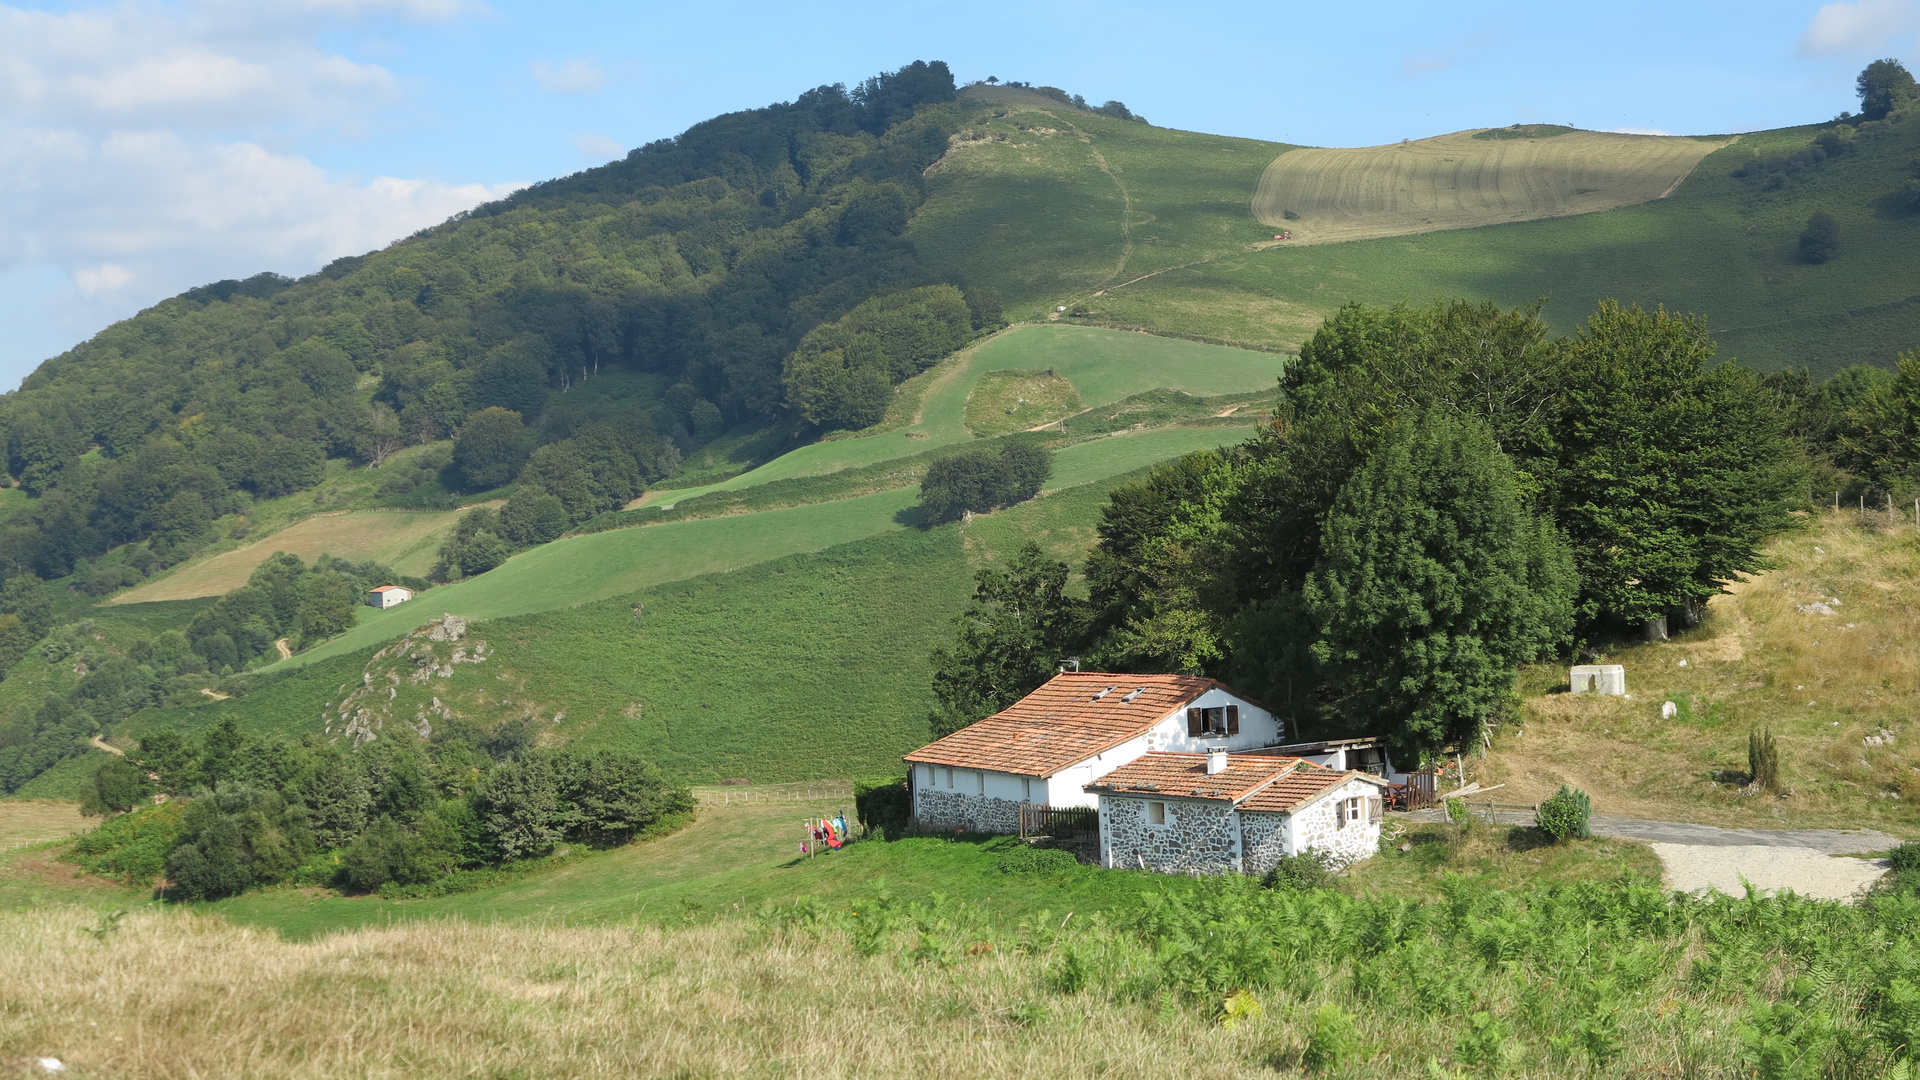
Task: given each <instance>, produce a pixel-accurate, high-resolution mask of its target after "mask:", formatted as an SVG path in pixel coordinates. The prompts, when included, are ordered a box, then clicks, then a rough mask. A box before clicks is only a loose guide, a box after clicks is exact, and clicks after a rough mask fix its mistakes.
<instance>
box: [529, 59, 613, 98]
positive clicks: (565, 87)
mask: <svg viewBox="0 0 1920 1080" xmlns="http://www.w3.org/2000/svg"><path fill="white" fill-rule="evenodd" d="M530 68H531V70H532V71H533V81H534V82H537V83H539V84H540V89H542V90H545V91H546V92H547V93H549V94H597V93H599V92H600V88H601V87H602V86H605V85H606V83H607V73H606V72H605V71H602V70H601V69H600V65H599V64H596V63H594V62H593V61H592V60H589V59H587V58H585V57H579V56H576V57H574V58H573V59H571V60H563V61H561V62H560V63H559V64H557V65H555V64H549V63H547V62H546V61H544V60H538V61H535V62H534V63H533V64H532V65H530Z"/></svg>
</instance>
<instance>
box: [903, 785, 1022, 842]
mask: <svg viewBox="0 0 1920 1080" xmlns="http://www.w3.org/2000/svg"><path fill="white" fill-rule="evenodd" d="M913 812H914V814H915V815H916V816H918V817H919V819H920V825H921V827H922V828H927V829H954V828H960V829H966V830H967V831H969V832H983V833H1017V832H1019V831H1020V804H1019V803H1017V802H1014V801H1013V800H1012V799H996V798H994V797H992V796H990V795H968V794H965V793H963V792H958V791H943V790H941V789H938V788H934V789H926V788H923V789H921V790H919V791H916V792H914V793H913Z"/></svg>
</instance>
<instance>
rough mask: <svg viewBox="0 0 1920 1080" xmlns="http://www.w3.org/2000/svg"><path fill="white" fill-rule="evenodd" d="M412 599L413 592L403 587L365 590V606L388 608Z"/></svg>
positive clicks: (391, 586)
mask: <svg viewBox="0 0 1920 1080" xmlns="http://www.w3.org/2000/svg"><path fill="white" fill-rule="evenodd" d="M411 599H413V590H412V589H409V588H407V587H406V586H405V585H381V586H379V587H377V588H373V589H369V590H367V606H368V607H377V608H390V607H393V606H395V605H397V604H404V603H406V602H407V601H409V600H411Z"/></svg>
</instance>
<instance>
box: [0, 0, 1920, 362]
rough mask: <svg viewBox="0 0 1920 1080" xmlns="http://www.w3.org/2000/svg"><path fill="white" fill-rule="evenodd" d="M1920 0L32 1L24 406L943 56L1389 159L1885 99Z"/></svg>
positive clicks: (10, 257) (9, 175)
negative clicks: (1154, 0) (491, 218)
mask: <svg viewBox="0 0 1920 1080" xmlns="http://www.w3.org/2000/svg"><path fill="white" fill-rule="evenodd" d="M1916 42H1920V0H1857V2H1848V3H1834V4H1819V3H1786V2H1749V3H1740V4H1734V3H1685V2H1677V3H1674V2H1670V3H1660V4H1656V3H1641V2H1626V3H1621V2H1616V3H1614V4H1611V5H1607V6H1605V7H1604V8H1603V9H1598V10H1596V9H1594V8H1591V7H1575V6H1573V5H1538V4H1535V5H1528V6H1525V7H1521V6H1508V5H1497V4H1453V5H1435V4H1431V3H1401V2H1391V3H1389V2H1377V3H1349V4H1342V5H1330V4H1324V3H1316V4H1296V3H1274V2H1271V0H1269V2H1266V3H1214V4H1197V3H1187V4H1180V5H1174V4H1143V3H1131V4H1128V3H1098V2H1091V0H1078V2H1076V0H1028V2H1024V3H1018V4H1010V3H1002V2H997V0H983V2H975V3H970V4H941V5H932V4H902V3H891V4H875V3H843V4H837V5H832V6H831V7H828V8H823V7H822V6H820V5H801V4H792V3H785V4H771V3H761V2H758V0H740V2H736V3H733V4H730V5H727V6H725V7H720V6H718V5H692V4H685V3H676V4H659V3H625V4H615V3H588V2H547V3H539V4H535V3H526V2H520V0H491V2H484V3H483V2H480V0H275V2H272V3H267V4H261V3H259V2H258V0H189V2H174V3H167V2H147V3H139V2H134V3H126V4H112V5H100V4H44V5H34V4H26V5H22V6H10V5H8V4H5V3H0V325H4V326H5V327H6V330H7V332H6V333H4V334H0V386H5V387H10V386H13V385H15V384H16V383H17V382H18V380H19V379H20V378H21V377H23V376H24V375H25V374H26V373H27V372H29V371H31V370H32V369H33V367H34V366H35V365H36V364H38V363H39V362H40V361H41V360H43V359H45V358H46V357H48V356H51V355H54V354H56V353H58V352H60V351H61V350H63V349H66V348H68V347H71V346H72V345H73V344H74V343H76V342H78V341H80V340H83V339H85V338H86V337H87V336H89V335H90V334H92V333H95V332H97V331H98V330H99V329H101V328H102V327H104V326H106V325H108V324H109V323H111V322H112V321H113V320H115V319H119V318H124V317H126V316H127V315H130V314H132V313H134V312H135V311H138V310H139V309H141V308H143V307H146V306H147V305H150V304H152V303H154V302H155V301H157V300H160V299H163V298H164V297H167V296H170V295H173V294H174V293H177V292H179V291H180V290H182V289H184V288H188V287H191V286H193V285H196V284H200V283H203V282H206V281H212V280H217V279H219V278H224V277H244V276H246V275H248V274H252V273H257V272H259V271H261V270H274V271H278V272H280V273H285V274H293V275H298V274H303V273H307V272H310V271H312V270H314V269H316V268H318V267H319V266H320V265H322V264H323V263H325V262H326V261H328V260H330V259H332V258H335V257H337V256H339V255H342V254H350V253H356V252H360V251H365V250H368V249H370V248H373V247H378V246H381V245H383V244H384V243H386V242H387V241H389V240H391V239H393V238H395V237H398V236H403V235H405V234H407V233H409V232H411V231H413V230H414V229H417V228H420V227H421V226H423V225H427V224H431V223H433V222H436V221H439V220H441V219H443V218H445V217H446V216H447V215H449V214H451V213H453V212H455V211H457V210H460V209H463V208H465V207H467V206H471V205H473V204H474V203H476V202H478V201H481V200H483V199H486V198H490V197H493V196H496V195H498V194H500V193H503V192H505V191H508V190H511V188H512V187H513V186H514V185H516V184H520V183H526V182H530V181H537V180H541V179H545V178H548V177H552V176H557V175H562V174H565V173H568V172H572V171H575V170H577V169H580V168H584V167H587V166H589V165H593V164H597V163H599V162H601V161H604V160H607V159H608V158H610V157H613V156H616V155H618V154H620V153H623V152H624V151H625V150H627V149H629V148H631V147H634V146H637V145H639V144H640V143H643V142H646V141H649V140H651V139H656V138H660V137H663V136H668V135H672V134H674V133H675V132H678V131H680V130H681V129H683V128H685V127H687V126H688V125H689V124H692V123H694V122H696V121H699V120H701V119H704V118H706V117H708V116H712V115H714V114H715V113H719V112H724V111H727V110H731V109H740V108H750V107H753V106H756V105H761V104H765V103H767V102H769V101H775V100H783V99H791V98H792V97H793V96H794V95H796V94H798V93H799V92H800V91H802V90H805V89H807V88H809V87H811V86H815V85H818V84H820V83H826V82H847V83H852V82H856V81H858V80H859V79H861V78H863V77H865V76H867V75H870V74H872V73H874V72H876V71H879V70H882V69H890V68H894V67H898V66H900V65H901V64H903V63H906V62H908V61H911V60H914V59H944V60H946V61H948V62H949V63H950V64H951V65H952V66H953V68H954V71H955V73H956V74H957V75H958V76H959V77H960V78H961V79H962V80H963V81H965V80H968V79H978V78H985V77H987V76H989V75H996V76H999V77H1000V78H1002V79H1023V80H1028V81H1032V82H1038V83H1048V84H1052V85H1055V86H1060V87H1063V88H1065V89H1067V90H1069V91H1073V92H1077V93H1081V94H1084V95H1086V96H1087V97H1088V98H1089V99H1092V100H1094V101H1104V100H1106V99H1109V98H1117V99H1119V100H1122V101H1125V102H1126V103H1127V104H1128V105H1129V106H1130V107H1132V108H1133V109H1134V110H1135V111H1137V112H1140V113H1143V114H1145V115H1146V116H1147V117H1148V118H1150V119H1151V120H1152V121H1153V122H1154V123H1156V124H1162V125H1167V126H1173V127H1183V128H1192V129H1198V130H1205V131H1211V132H1217V133H1222V134H1232V135H1244V136H1251V137H1257V138H1265V139H1273V140H1278V141H1288V142H1299V143H1308V144H1313V145H1336V146H1337V145H1346V146H1357V145H1370V144H1375V143H1383V142H1390V141H1396V140H1398V139H1401V138H1408V137H1414V138H1417V137H1420V136H1423V135H1430V134H1436V133H1440V132H1444V131H1453V130H1458V129H1460V128H1465V127H1484V126H1488V125H1495V124H1509V123H1515V122H1522V121H1529V122H1531V121H1541V122H1553V123H1565V124H1573V125H1576V126H1580V127H1587V128H1597V129H1606V130H1636V131H1662V132H1670V133H1675V134H1698V133H1708V132H1732V131H1749V130H1755V129H1759V128H1767V127H1778V126H1783V125H1788V124H1797V123H1809V122H1813V121H1817V120H1822V119H1825V118H1827V117H1831V116H1833V115H1834V114H1835V113H1837V112H1839V111H1840V110H1842V109H1846V108H1851V107H1854V104H1855V103H1854V101H1853V97H1852V83H1853V77H1854V74H1855V73H1856V72H1857V71H1858V70H1859V69H1860V68H1861V67H1862V66H1863V65H1864V64H1865V63H1866V62H1867V61H1869V60H1871V59H1873V58H1875V57H1879V56H1897V57H1900V58H1902V59H1905V60H1907V61H1908V62H1909V64H1910V65H1911V64H1912V62H1913V59H1914V54H1915V53H1916V51H1917V50H1916Z"/></svg>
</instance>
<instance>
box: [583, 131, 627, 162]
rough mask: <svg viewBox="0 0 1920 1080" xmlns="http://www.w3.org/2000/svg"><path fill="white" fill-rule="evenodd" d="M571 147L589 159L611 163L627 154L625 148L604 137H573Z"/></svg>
mask: <svg viewBox="0 0 1920 1080" xmlns="http://www.w3.org/2000/svg"><path fill="white" fill-rule="evenodd" d="M573 145H574V146H575V147H576V148H578V149H579V151H580V152H581V153H582V154H584V155H586V156H587V157H590V158H595V159H597V160H600V161H611V160H613V159H614V158H617V157H620V156H621V155H623V154H625V153H626V152H627V148H626V147H624V146H622V145H620V143H619V142H618V141H616V140H613V139H609V138H607V137H606V136H605V135H575V136H574V137H573Z"/></svg>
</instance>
